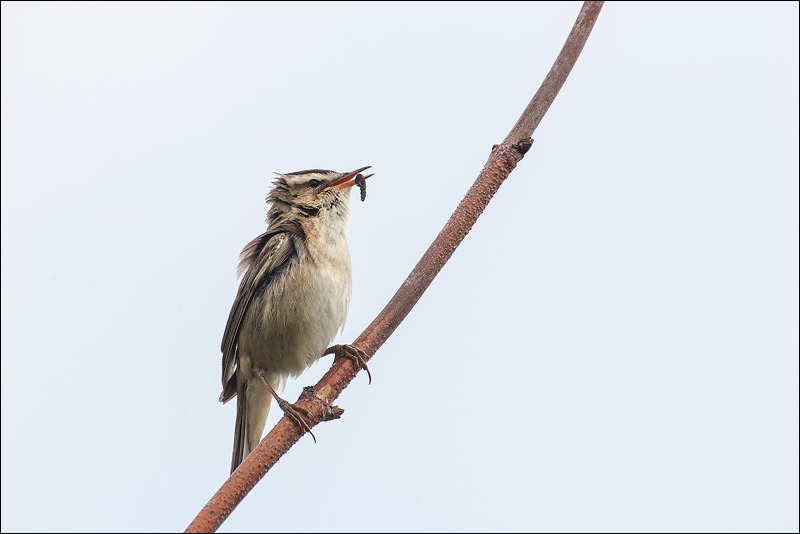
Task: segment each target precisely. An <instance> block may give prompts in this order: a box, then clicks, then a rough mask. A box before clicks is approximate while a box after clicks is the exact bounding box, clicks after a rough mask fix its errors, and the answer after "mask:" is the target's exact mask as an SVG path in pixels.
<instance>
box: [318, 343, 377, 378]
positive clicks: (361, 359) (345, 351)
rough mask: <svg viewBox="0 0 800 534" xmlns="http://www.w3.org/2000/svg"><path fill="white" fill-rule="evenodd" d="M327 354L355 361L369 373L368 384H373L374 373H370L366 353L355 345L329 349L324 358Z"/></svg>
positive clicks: (335, 346) (337, 346) (336, 346)
mask: <svg viewBox="0 0 800 534" xmlns="http://www.w3.org/2000/svg"><path fill="white" fill-rule="evenodd" d="M327 354H333V355H334V356H335V357H336V358H340V357H343V358H347V359H350V360H353V361H354V362H355V364H356V365H357V366H358V367H359V368H360V369H363V370H365V371H366V372H367V378H368V379H369V382H368V383H369V384H372V373H370V372H369V367H367V353H366V352H364V351H363V350H361V349H359V348H358V347H356V346H355V345H334V346H332V347H329V348H328V349H327V350H326V351H325V352H324V353H323V356H325V355H327Z"/></svg>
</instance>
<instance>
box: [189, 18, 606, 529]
mask: <svg viewBox="0 0 800 534" xmlns="http://www.w3.org/2000/svg"><path fill="white" fill-rule="evenodd" d="M602 6H603V2H584V4H583V7H582V8H581V11H580V13H579V14H578V18H577V20H576V21H575V24H574V25H573V27H572V31H571V32H570V34H569V36H568V37H567V40H566V42H565V43H564V46H563V47H562V49H561V52H560V53H559V55H558V57H557V58H556V61H555V63H554V64H553V66H552V67H551V69H550V72H548V73H547V76H546V77H545V79H544V81H543V82H542V85H541V86H540V87H539V90H538V91H536V94H535V95H534V96H533V99H532V100H531V102H530V103H529V104H528V107H526V108H525V111H524V112H523V113H522V115H521V116H520V118H519V120H518V121H517V123H516V124H515V125H514V127H513V128H512V129H511V132H510V133H509V134H508V136H507V137H506V138H505V140H504V141H503V143H502V144H500V145H495V146H494V147H492V152H491V155H490V156H489V160H488V161H487V162H486V165H484V167H483V169H482V170H481V172H480V174H479V175H478V178H477V179H476V180H475V183H473V184H472V187H470V188H469V190H468V191H467V194H466V195H465V196H464V198H463V200H462V201H461V203H460V204H459V205H458V207H457V208H456V210H455V212H454V213H453V215H452V216H451V217H450V220H448V221H447V224H445V226H444V228H443V229H442V231H441V232H439V235H438V236H437V237H436V239H435V240H434V241H433V243H431V245H430V247H428V250H427V251H426V252H425V254H424V255H423V256H422V258H421V259H420V260H419V262H418V263H417V265H416V266H415V267H414V269H413V270H412V271H411V274H409V275H408V278H406V280H405V282H403V285H402V286H400V289H398V290H397V293H395V295H394V297H392V299H391V300H390V301H389V303H388V304H387V305H386V307H385V308H384V309H383V310H382V311H381V313H379V314H378V316H377V317H376V318H375V320H374V321H372V323H371V324H370V325H369V326H368V327H367V328H366V330H364V331H363V332H362V333H361V335H360V336H358V338H357V339H356V340H355V341H354V342H353V345H355V346H356V347H358V348H360V349H361V350H363V351H364V352H365V353H366V354H367V357H368V358H371V357H372V356H373V355H374V354H375V352H376V351H377V350H378V349H379V348H380V347H381V345H383V344H384V342H386V340H387V339H388V338H389V336H390V335H391V334H392V332H394V331H395V329H397V327H398V326H399V325H400V323H401V322H402V321H403V319H405V317H406V316H407V315H408V313H409V312H410V311H411V308H413V307H414V305H415V304H416V303H417V301H418V300H419V299H420V297H421V296H422V294H423V293H424V292H425V290H426V289H428V286H429V285H430V284H431V282H432V281H433V279H434V278H435V277H436V275H437V274H438V273H439V271H441V269H442V267H443V266H444V264H445V263H446V262H447V260H449V259H450V257H451V256H452V255H453V252H455V250H456V247H458V245H459V244H460V243H461V241H463V239H464V237H466V235H467V233H468V232H469V231H470V229H471V228H472V226H473V225H474V224H475V222H476V221H477V220H478V217H479V216H480V214H481V213H482V212H483V210H484V209H485V208H486V206H487V205H488V204H489V201H490V200H491V199H492V197H493V196H494V194H495V193H496V192H497V190H498V189H499V187H500V185H501V184H502V183H503V181H504V180H505V179H506V178H507V177H508V175H509V174H510V173H511V171H512V170H514V167H516V166H517V163H519V161H520V160H521V159H522V158H523V157H524V156H525V153H526V152H527V151H528V150H529V149H530V147H531V144H532V143H533V141H532V140H531V135H532V134H533V131H534V130H535V129H536V127H537V126H538V125H539V123H540V122H541V120H542V118H543V117H544V115H545V113H546V112H547V110H548V109H549V108H550V105H551V104H552V103H553V100H555V97H556V95H557V94H558V92H559V90H560V89H561V87H562V86H563V85H564V82H565V81H566V79H567V76H568V75H569V73H570V71H571V70H572V67H573V66H574V65H575V62H576V61H577V59H578V56H579V55H580V53H581V50H583V46H584V44H586V40H587V39H588V38H589V34H590V33H591V31H592V27H593V26H594V23H595V21H596V20H597V16H598V15H599V14H600V8H601V7H602ZM358 370H359V369H358V368H357V367H355V365H354V364H353V362H352V361H351V360H348V359H345V358H343V359H337V360H335V361H334V363H333V365H332V366H331V368H330V369H329V370H328V372H327V373H325V375H324V376H323V377H322V378H321V379H320V381H319V382H318V383H317V384H316V386H313V387H307V388H305V389H304V390H303V394H302V395H301V396H300V400H299V401H298V402H297V404H298V405H300V406H302V407H303V408H305V409H307V410H308V411H309V417H306V420H307V422H308V423H309V426H312V427H313V426H315V425H316V424H317V423H319V422H321V421H329V420H331V419H336V418H338V417H339V416H340V415H341V413H342V410H341V409H339V408H337V407H335V406H333V404H332V403H333V401H334V400H336V398H337V397H338V396H339V395H340V394H341V393H342V391H343V390H344V388H346V387H347V385H348V384H349V383H350V382H351V381H352V380H353V379H354V378H355V376H356V373H357V372H358ZM302 435H303V430H302V429H301V428H300V427H299V426H298V425H296V424H295V423H293V422H292V421H290V420H289V419H288V418H287V417H283V418H282V419H281V420H280V421H278V424H277V425H275V427H274V428H273V429H272V430H271V431H270V432H269V434H267V436H266V437H265V438H264V439H263V440H262V441H261V443H260V444H259V445H258V447H256V448H255V449H254V450H253V451H252V452H251V453H250V455H248V456H247V458H245V460H244V461H243V462H242V463H241V465H240V466H239V467H238V468H237V469H236V471H234V472H233V473H232V474H231V476H230V478H229V479H228V480H227V481H226V482H225V483H224V484H223V485H222V487H220V489H219V490H218V491H217V493H216V494H215V495H214V496H213V497H212V498H211V500H210V501H208V503H207V504H206V505H205V507H203V509H202V510H201V511H200V513H199V514H198V515H197V517H196V518H195V519H194V521H192V523H191V524H190V525H189V526H188V527H187V528H186V532H214V531H216V530H217V528H219V526H220V525H221V524H222V522H223V521H225V519H226V518H227V517H228V516H229V515H230V514H231V512H233V510H234V508H236V506H237V505H238V504H239V503H240V502H241V501H242V499H244V497H245V496H246V495H247V494H248V493H249V492H250V490H251V489H253V487H254V486H255V485H256V483H257V482H258V481H259V480H261V478H263V477H264V475H266V473H267V471H269V469H270V468H271V467H272V466H273V465H275V463H276V462H277V461H278V459H280V457H281V456H283V455H284V454H285V453H286V452H287V451H288V450H289V449H290V448H291V447H292V445H294V444H295V443H296V442H297V441H298V440H299V439H300V437H301V436H302Z"/></svg>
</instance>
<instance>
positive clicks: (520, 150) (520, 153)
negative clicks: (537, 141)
mask: <svg viewBox="0 0 800 534" xmlns="http://www.w3.org/2000/svg"><path fill="white" fill-rule="evenodd" d="M532 146H533V139H532V138H530V137H526V138H524V139H522V140H521V141H517V142H516V143H514V144H513V145H512V146H511V148H512V151H513V152H514V156H515V157H516V158H517V163H519V162H520V160H521V159H522V158H524V157H525V154H527V153H528V150H530V149H531V147H532Z"/></svg>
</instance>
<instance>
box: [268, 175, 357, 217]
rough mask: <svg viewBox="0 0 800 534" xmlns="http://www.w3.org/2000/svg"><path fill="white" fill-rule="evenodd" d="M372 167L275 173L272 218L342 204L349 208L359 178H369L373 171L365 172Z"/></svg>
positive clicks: (269, 200)
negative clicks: (347, 170)
mask: <svg viewBox="0 0 800 534" xmlns="http://www.w3.org/2000/svg"><path fill="white" fill-rule="evenodd" d="M367 169H369V167H361V168H360V169H356V170H354V171H350V172H336V171H327V170H324V169H309V170H305V171H297V172H289V173H286V174H282V173H275V174H277V175H278V177H277V178H276V179H275V181H274V182H273V188H272V191H270V193H269V196H268V197H267V201H268V202H269V203H270V204H272V207H271V208H270V219H272V218H273V216H277V215H287V214H288V213H294V214H297V215H300V216H302V215H306V216H315V215H317V214H319V212H320V211H321V210H326V209H332V208H341V209H342V210H344V211H347V209H348V207H349V204H350V190H351V189H352V188H353V186H354V185H355V184H356V179H358V178H359V176H360V177H361V178H360V180H366V179H367V178H369V177H370V176H372V175H371V174H368V175H366V176H364V175H361V174H360V173H361V172H362V171H365V170H367Z"/></svg>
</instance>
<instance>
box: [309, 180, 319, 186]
mask: <svg viewBox="0 0 800 534" xmlns="http://www.w3.org/2000/svg"><path fill="white" fill-rule="evenodd" d="M308 185H309V187H317V186H318V185H319V180H309V181H308Z"/></svg>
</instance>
